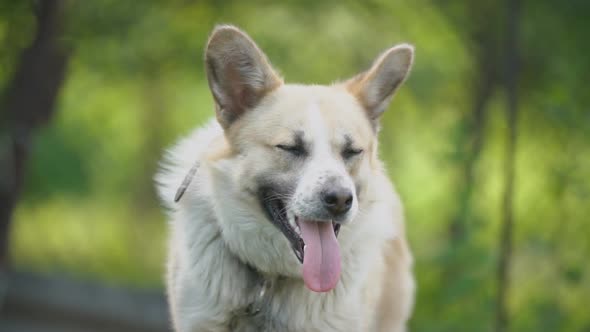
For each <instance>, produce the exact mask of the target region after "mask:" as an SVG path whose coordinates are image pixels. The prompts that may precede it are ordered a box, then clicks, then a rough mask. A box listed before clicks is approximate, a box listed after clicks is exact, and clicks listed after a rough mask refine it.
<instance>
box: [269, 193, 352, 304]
mask: <svg viewBox="0 0 590 332" xmlns="http://www.w3.org/2000/svg"><path fill="white" fill-rule="evenodd" d="M260 199H261V202H262V206H263V208H264V211H265V212H266V214H267V217H268V218H269V219H270V220H271V222H272V223H273V224H274V225H275V226H276V227H277V228H279V230H281V232H282V233H283V235H285V237H286V238H287V240H289V243H290V244H291V248H292V249H293V252H294V253H295V256H296V257H297V259H298V260H299V262H301V263H302V264H303V279H304V281H305V284H306V286H307V287H308V288H309V289H311V290H313V291H316V292H327V291H329V290H331V289H333V288H334V287H336V284H337V283H338V280H339V278H340V268H341V267H340V247H339V244H338V241H337V236H338V233H339V232H340V224H339V223H335V222H332V221H324V220H308V219H303V218H300V217H298V216H295V218H294V221H293V223H291V222H289V218H288V216H287V211H286V206H285V203H284V202H283V201H282V200H281V199H280V195H276V194H274V193H273V191H271V190H263V191H261V197H260Z"/></svg>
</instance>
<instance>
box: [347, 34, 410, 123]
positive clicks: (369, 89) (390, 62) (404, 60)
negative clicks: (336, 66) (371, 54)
mask: <svg viewBox="0 0 590 332" xmlns="http://www.w3.org/2000/svg"><path fill="white" fill-rule="evenodd" d="M413 61H414V47H412V46H411V45H408V44H401V45H397V46H394V47H392V48H390V49H388V50H387V51H385V52H384V53H383V54H381V56H379V57H378V58H377V59H376V60H375V62H374V63H373V66H371V68H370V69H369V70H367V71H366V72H364V73H361V74H359V75H357V76H355V77H353V78H352V79H350V80H348V81H347V82H345V86H346V89H347V90H348V91H349V92H350V93H352V94H353V95H354V96H355V97H356V98H357V99H358V100H359V102H360V103H361V105H362V106H363V107H364V108H365V110H366V112H367V115H368V116H369V119H370V120H371V122H372V123H373V125H374V126H375V127H377V125H378V120H379V117H380V116H381V114H383V112H384V111H385V109H387V106H388V105H389V102H390V101H391V98H392V97H393V95H394V93H395V91H396V90H397V88H399V87H400V85H401V84H402V83H403V82H404V80H405V79H406V77H407V76H408V73H409V72H410V69H411V67H412V63H413Z"/></svg>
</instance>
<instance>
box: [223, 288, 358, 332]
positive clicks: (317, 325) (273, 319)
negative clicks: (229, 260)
mask: <svg viewBox="0 0 590 332" xmlns="http://www.w3.org/2000/svg"><path fill="white" fill-rule="evenodd" d="M255 292H256V293H255V294H254V296H253V297H251V298H252V299H253V300H251V301H250V303H247V304H246V305H245V306H244V307H243V308H239V309H237V310H234V311H233V313H232V315H231V319H230V323H229V326H228V330H229V331H240V332H253V331H264V332H271V331H284V332H290V331H310V332H313V331H318V332H319V331H358V330H359V329H360V326H361V324H360V323H361V322H360V319H359V316H358V314H359V312H360V311H359V309H360V308H355V307H354V305H355V303H359V302H358V301H354V299H353V298H352V297H351V296H345V295H346V294H343V293H342V292H340V293H325V294H318V293H312V292H310V291H308V290H306V289H303V288H300V287H298V286H297V285H293V283H289V282H285V281H283V282H281V281H279V282H273V283H264V284H262V286H261V288H259V289H256V290H255ZM348 295H350V294H348Z"/></svg>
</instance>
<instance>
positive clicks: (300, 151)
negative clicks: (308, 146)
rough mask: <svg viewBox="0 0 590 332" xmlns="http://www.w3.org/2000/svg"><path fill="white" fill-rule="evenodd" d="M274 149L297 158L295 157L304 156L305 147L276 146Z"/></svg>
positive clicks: (298, 145)
mask: <svg viewBox="0 0 590 332" xmlns="http://www.w3.org/2000/svg"><path fill="white" fill-rule="evenodd" d="M275 147H276V148H277V149H279V150H283V151H286V152H289V153H290V154H292V155H294V156H297V157H301V156H304V155H305V154H306V151H305V147H304V146H303V145H301V144H295V145H286V144H278V145H275Z"/></svg>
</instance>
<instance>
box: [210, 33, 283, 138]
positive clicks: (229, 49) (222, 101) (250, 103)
mask: <svg viewBox="0 0 590 332" xmlns="http://www.w3.org/2000/svg"><path fill="white" fill-rule="evenodd" d="M205 67H206V71H207V78H208V80H209V88H210V89H211V93H212V94H213V98H215V102H216V115H217V120H218V121H219V123H220V124H221V125H222V127H223V128H224V129H227V128H228V127H229V126H230V125H231V124H232V123H233V122H234V121H235V120H236V119H238V118H239V117H240V116H241V115H242V114H243V113H244V112H246V111H247V110H248V109H251V108H252V107H254V106H256V105H257V104H258V103H259V102H260V101H261V100H262V98H263V97H264V96H265V95H266V94H267V93H268V92H270V91H272V90H274V89H276V88H277V87H279V86H280V85H281V84H282V83H283V82H282V80H281V78H280V77H279V76H278V75H277V74H276V73H275V71H274V70H273V68H272V67H271V65H270V63H269V61H268V59H267V58H266V55H264V53H263V52H262V51H261V50H260V49H259V48H258V46H256V43H254V41H253V40H252V39H251V38H250V37H249V36H248V35H247V34H246V33H244V32H243V31H241V30H240V29H238V28H236V27H234V26H230V25H222V26H218V27H216V28H215V29H214V30H213V32H212V33H211V37H209V42H208V43H207V50H206V51H205Z"/></svg>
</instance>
